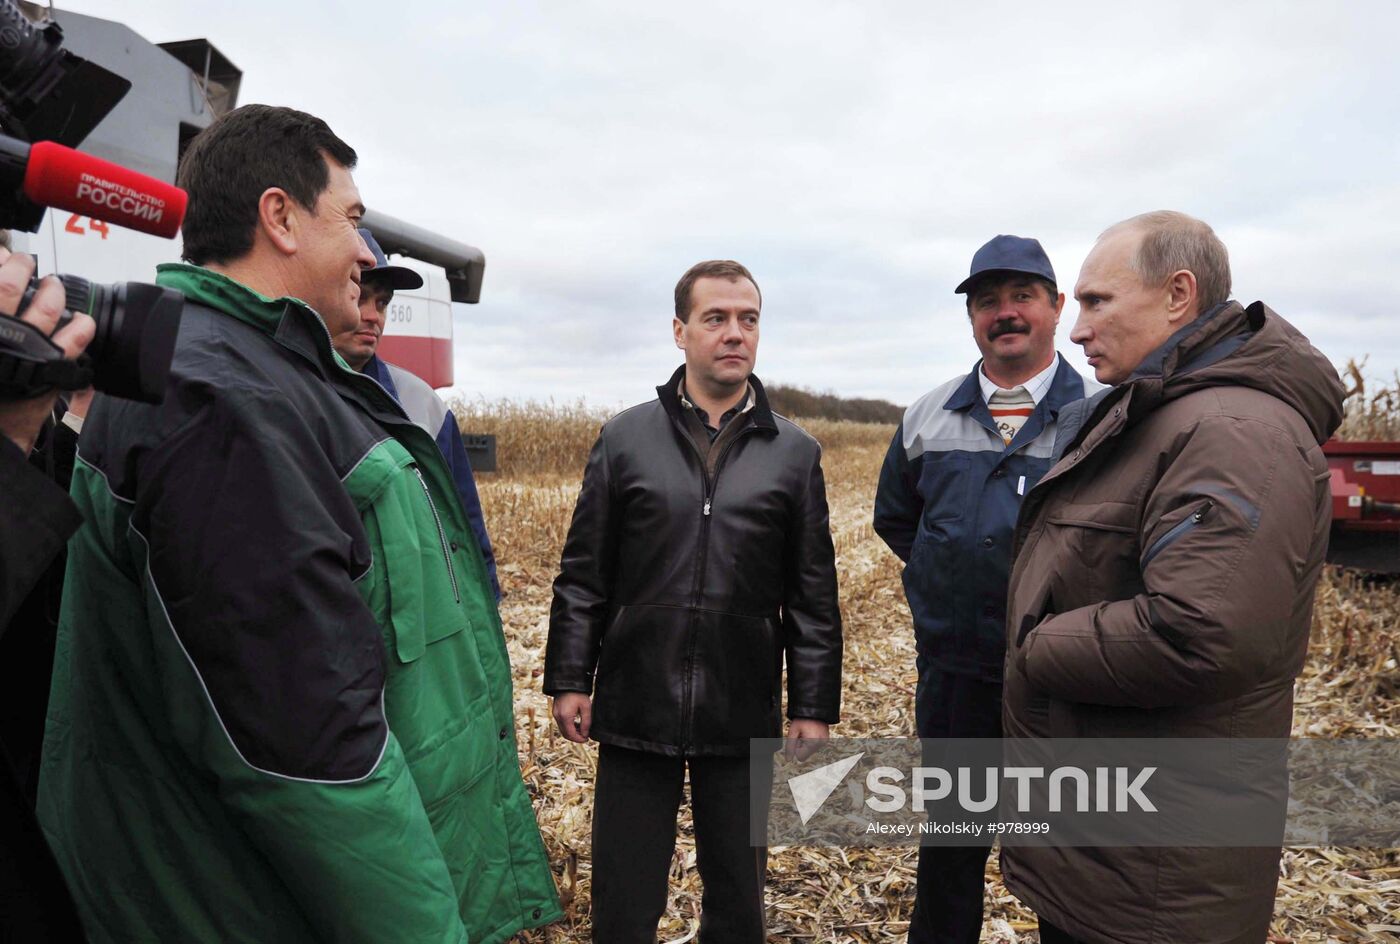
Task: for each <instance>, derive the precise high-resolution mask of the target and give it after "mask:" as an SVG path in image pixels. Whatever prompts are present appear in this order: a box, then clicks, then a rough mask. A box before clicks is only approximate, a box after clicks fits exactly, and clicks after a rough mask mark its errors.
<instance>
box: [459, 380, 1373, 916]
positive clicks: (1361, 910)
mask: <svg viewBox="0 0 1400 944" xmlns="http://www.w3.org/2000/svg"><path fill="white" fill-rule="evenodd" d="M1360 376H1361V374H1360V370H1359V369H1358V370H1356V371H1354V372H1353V380H1354V381H1359V380H1360ZM1353 386H1356V387H1360V389H1359V390H1357V391H1356V392H1355V393H1354V395H1353V396H1352V397H1350V398H1349V399H1348V419H1347V424H1346V427H1344V433H1346V434H1347V435H1348V438H1356V439H1360V438H1372V437H1376V438H1381V437H1383V436H1384V437H1396V436H1400V395H1397V391H1396V390H1395V389H1390V390H1386V389H1382V390H1379V391H1376V392H1374V393H1372V394H1371V395H1370V396H1369V397H1368V396H1366V394H1365V390H1364V384H1361V383H1354V384H1353ZM453 409H454V411H455V412H456V414H457V417H458V420H459V423H460V425H461V428H462V430H463V431H464V432H470V433H493V434H495V435H496V436H497V437H498V440H497V450H498V459H499V462H500V470H501V471H499V472H496V473H482V474H480V475H479V476H478V485H479V487H480V490H481V497H482V503H483V505H484V508H485V514H486V520H487V523H488V525H489V527H490V530H491V536H492V539H493V541H494V542H495V547H496V556H497V558H498V560H499V569H500V578H501V585H502V588H503V590H504V591H505V599H504V601H503V603H502V607H501V615H502V619H503V621H504V624H505V630H506V640H507V644H508V647H509V650H510V656H511V664H512V666H513V671H514V675H515V701H516V718H517V725H518V735H519V745H520V751H521V754H520V762H521V767H522V769H523V770H524V775H525V782H526V784H527V786H528V787H529V789H530V792H531V795H532V796H533V798H534V802H535V811H536V814H537V816H538V818H539V822H540V827H541V830H542V831H543V834H544V839H545V844H546V846H547V848H548V851H549V856H550V861H551V863H552V864H553V868H554V872H555V877H556V881H557V883H558V886H559V890H560V895H561V898H562V899H563V902H564V907H565V912H566V917H565V920H564V921H563V922H562V923H560V924H557V925H554V926H552V927H549V928H544V929H540V930H538V931H534V932H528V933H525V934H522V935H520V937H519V938H518V939H517V940H519V941H521V942H551V944H563V942H583V941H588V940H589V881H590V864H589V846H590V836H589V831H590V811H591V808H592V800H593V796H592V794H593V777H594V772H595V770H596V763H597V753H596V746H595V745H593V744H588V745H577V744H571V743H569V742H568V741H565V740H564V739H563V738H562V737H560V736H559V734H558V732H557V731H556V730H555V727H554V724H553V722H552V720H551V718H550V712H549V699H548V698H546V697H545V696H544V695H543V693H542V692H541V677H540V676H541V674H542V670H541V666H542V665H543V660H544V647H545V638H546V634H547V631H548V622H549V603H550V585H551V582H552V581H553V579H554V576H555V574H556V573H557V570H558V566H559V554H560V550H561V548H562V546H563V541H564V537H565V535H566V533H567V531H568V527H569V520H570V515H571V513H572V510H573V503H574V498H575V496H576V495H577V492H578V485H579V478H580V476H581V474H582V470H583V466H584V463H585V461H586V459H587V455H588V449H589V447H590V446H591V445H592V443H593V440H594V438H595V437H596V435H597V432H598V428H599V426H601V424H602V423H603V421H604V420H606V418H607V416H608V412H607V411H600V410H598V409H595V408H590V407H587V406H585V405H584V404H582V403H573V404H556V403H552V402H550V403H516V402H509V401H497V402H487V401H480V400H478V401H466V402H460V401H459V402H456V403H454V404H453ZM800 422H801V425H802V426H803V427H805V428H806V429H807V430H808V431H809V432H811V433H812V435H813V436H815V437H816V438H817V439H818V440H819V441H820V442H821V443H822V446H823V468H824V469H825V472H826V482H827V490H828V498H829V501H830V505H831V519H832V533H833V537H834V540H835V546H836V559H837V561H836V562H837V572H838V578H839V581H840V586H841V609H842V616H843V618H844V620H845V630H846V653H845V672H844V683H843V684H844V691H843V693H842V716H843V717H844V718H845V720H844V721H843V722H842V723H841V724H840V725H839V726H838V727H837V728H836V729H835V731H836V733H837V734H839V735H840V736H844V737H907V736H912V735H913V733H914V713H913V701H914V685H915V682H916V678H917V673H916V672H915V668H914V643H913V634H912V629H911V625H912V624H911V620H910V617H909V611H908V608H907V606H906V605H905V601H904V593H903V589H902V587H901V585H900V568H899V562H898V561H897V560H896V558H895V557H894V555H893V554H891V553H890V552H889V551H888V550H887V549H886V548H885V546H884V544H883V543H882V542H881V541H880V539H879V538H878V537H877V536H876V535H875V533H874V531H873V529H872V528H871V525H870V520H871V514H872V511H873V503H874V493H875V483H876V480H877V477H878V475H879V469H880V463H881V460H882V459H883V457H884V452H885V448H886V447H887V446H888V444H889V438H890V436H891V434H892V432H893V429H892V428H891V427H888V426H884V425H879V424H873V423H851V422H839V421H832V420H821V419H817V420H802V421H800ZM1397 586H1400V585H1397V584H1393V583H1391V584H1387V583H1382V582H1377V581H1373V580H1369V579H1366V578H1364V577H1362V576H1359V575H1357V574H1354V573H1350V572H1346V571H1341V570H1337V569H1334V568H1328V570H1327V573H1326V575H1325V576H1324V578H1323V581H1322V583H1321V585H1320V586H1319V589H1318V599H1317V610H1316V616H1315V620H1314V624H1313V633H1312V645H1311V650H1310V654H1309V659H1308V663H1307V666H1306V668H1305V670H1304V673H1303V675H1302V677H1301V678H1300V679H1299V682H1298V688H1297V707H1296V710H1295V717H1294V734H1295V735H1296V736H1300V737H1301V736H1306V737H1349V738H1377V737H1400V670H1397V667H1396V666H1397V661H1400V591H1398V590H1397ZM916 860H917V850H916V849H915V848H913V847H910V848H907V849H873V850H872V849H841V848H797V847H788V848H784V847H778V848H774V849H772V850H771V854H770V858H769V877H768V927H769V940H770V941H809V942H815V944H867V942H869V944H874V942H893V941H901V942H902V941H903V940H904V938H905V935H906V933H907V931H908V926H909V915H910V910H911V908H912V904H913V894H914V880H915V864H916ZM986 887H987V896H988V910H987V914H988V918H987V922H986V925H985V931H984V934H983V938H982V939H983V941H984V942H997V944H1013V942H1024V944H1031V942H1034V941H1036V940H1038V935H1037V933H1036V930H1035V927H1036V925H1035V917H1034V915H1032V914H1031V913H1030V912H1029V911H1028V910H1027V909H1025V908H1024V907H1022V906H1021V904H1020V903H1019V902H1018V901H1017V900H1016V898H1015V896H1014V895H1012V894H1011V893H1010V892H1009V891H1007V889H1006V888H1005V886H1004V885H1003V884H1002V882H1001V876H1000V874H999V872H998V869H997V865H996V859H995V857H993V858H992V859H991V861H990V862H989V863H988V866H987V872H986ZM671 889H672V892H671V898H670V901H669V903H668V907H667V910H666V915H665V917H664V918H663V920H662V922H661V927H660V931H659V935H658V940H659V941H663V942H673V944H681V942H685V941H691V940H694V939H695V938H696V935H697V932H698V929H699V912H700V880H699V873H698V872H697V870H696V866H695V843H694V834H693V832H692V829H691V824H690V819H689V814H688V812H686V811H685V810H683V811H682V816H681V822H680V827H679V838H678V841H677V844H676V854H675V858H674V859H673V861H672V864H671ZM1269 940H1270V941H1271V942H1274V944H1282V942H1298V944H1304V942H1309V944H1310V942H1326V941H1400V851H1397V850H1381V851H1377V850H1356V849H1343V848H1334V847H1316V848H1297V849H1286V850H1285V851H1284V855H1283V861H1282V863H1281V864H1280V881H1279V894H1278V900H1277V903H1276V906H1275V912H1274V922H1273V927H1272V931H1271V934H1270V937H1269Z"/></svg>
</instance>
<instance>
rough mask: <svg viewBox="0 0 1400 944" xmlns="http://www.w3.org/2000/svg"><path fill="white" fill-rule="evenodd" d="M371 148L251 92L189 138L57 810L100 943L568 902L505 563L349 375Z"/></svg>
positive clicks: (54, 772) (106, 491)
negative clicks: (173, 311)
mask: <svg viewBox="0 0 1400 944" xmlns="http://www.w3.org/2000/svg"><path fill="white" fill-rule="evenodd" d="M354 164H355V152H354V151H353V150H351V149H350V148H349V147H348V146H347V145H346V144H345V143H344V142H342V141H341V140H340V139H339V138H337V137H336V136H335V135H334V134H333V133H332V132H331V130H330V128H328V127H327V126H326V125H325V123H324V122H322V121H321V120H320V119H318V118H314V117H312V116H310V115H306V114H304V113H301V112H297V111H293V110H291V109H286V108H273V107H269V106H262V105H251V106H246V107H244V108H240V109H237V110H236V111H233V112H231V113H229V114H228V115H225V116H224V117H222V118H220V119H219V120H218V121H216V122H215V123H214V124H213V125H211V126H210V128H208V129H207V130H206V131H204V132H203V133H202V134H201V135H200V136H199V137H198V138H197V139H196V140H195V141H194V142H193V143H192V144H191V146H190V149H189V151H188V152H187V154H186V156H185V158H184V161H183V163H182V165H181V171H180V183H181V185H182V186H183V187H185V188H186V190H188V192H189V195H190V207H189V213H188V216H187V217H186V220H185V224H184V230H183V234H184V240H185V245H184V257H185V259H186V260H187V261H188V262H189V263H191V264H190V265H165V266H161V267H160V270H159V273H160V274H159V277H158V281H159V282H160V283H161V284H163V285H165V286H168V287H171V288H176V289H179V290H181V291H183V292H184V293H185V295H186V297H187V299H188V304H187V307H186V310H185V314H184V318H183V322H182V324H181V327H180V337H179V341H178V344H177V347H176V352H175V358H174V363H173V365H172V368H171V376H170V383H169V388H168V391H167V393H166V396H165V401H164V403H162V404H161V405H159V406H149V405H145V404H137V403H132V402H128V401H123V400H116V399H112V398H107V397H98V399H97V402H96V403H95V404H94V406H93V408H92V412H91V413H90V415H89V418H88V420H87V423H86V425H85V428H84V436H83V443H82V447H81V452H80V455H79V458H78V463H77V469H76V470H75V473H74V478H73V497H74V499H75V501H76V502H77V503H78V505H79V507H80V508H81V509H82V512H83V516H84V518H85V519H86V524H85V525H84V527H83V529H82V530H81V531H80V532H79V533H78V535H77V536H76V537H75V538H74V540H73V542H72V545H71V551H70V556H69V565H68V566H69V570H68V577H67V581H68V583H67V597H66V599H65V600H64V605H63V613H62V617H61V621H60V628H59V641H58V649H57V654H56V657H55V667H54V684H53V695H52V702H51V706H50V711H49V719H48V726H47V731H46V740H45V745H44V760H43V770H42V781H41V784H40V794H41V801H40V811H39V812H40V818H41V820H42V822H43V824H44V827H45V830H46V832H47V834H48V837H49V840H50V843H51V844H52V845H53V847H54V851H55V854H56V856H57V858H58V860H59V863H60V865H61V867H62V869H63V871H64V873H65V876H66V878H67V879H68V882H69V884H70V886H71V887H72V890H73V894H74V897H75V898H76V899H77V902H78V906H79V910H80V911H81V913H82V916H83V919H84V923H85V925H86V928H87V932H88V934H89V937H90V938H91V940H94V941H135V940H139V941H247V942H274V941H365V942H369V941H374V942H383V941H394V942H410V941H412V942H418V941H422V942H429V941H431V942H456V944H461V942H467V941H470V942H471V944H478V942H492V941H503V940H505V939H507V938H510V937H511V936H513V935H514V934H515V933H516V932H517V931H519V930H520V929H522V928H525V927H533V926H537V925H540V924H543V923H546V922H549V921H551V920H554V919H556V918H558V917H559V915H560V912H559V906H558V899H557V897H556V894H555V890H554V885H553V881H552V877H551V875H550V872H549V868H548V863H547V860H546V857H545V852H544V847H543V844H542V843H541V841H540V836H539V832H538V828H537V826H536V824H535V820H534V813H533V810H532V808H531V805H530V799H529V796H528V795H527V793H526V792H525V789H524V785H523V784H522V782H521V778H520V770H519V766H518V758H517V755H516V748H515V737H514V729H515V725H514V719H513V712H512V703H511V683H510V669H509V665H508V663H507V657H506V648H505V641H504V637H503V635H502V632H501V624H500V618H499V616H498V614H497V612H496V607H495V603H494V599H493V595H492V592H491V587H490V584H489V582H488V580H487V577H486V572H485V569H484V567H483V565H482V559H481V552H480V550H479V548H478V546H477V543H476V541H475V540H473V538H472V531H471V527H470V524H469V523H468V521H467V518H466V515H465V513H464V512H463V509H462V506H461V502H460V501H459V499H458V498H457V496H456V492H455V489H454V487H453V483H452V478H451V476H450V473H449V472H448V470H447V468H446V465H445V464H444V462H443V459H442V454H441V453H440V452H439V451H438V448H437V445H436V444H435V443H434V441H433V438H432V437H431V436H430V435H428V434H427V433H426V432H424V431H423V430H422V429H420V428H419V427H417V426H415V425H414V424H413V423H411V422H410V421H409V420H408V419H407V418H406V417H405V416H404V414H403V411H402V410H401V409H400V408H399V406H398V404H396V403H395V402H394V401H393V399H392V398H391V397H390V396H389V395H388V394H386V393H385V392H384V390H383V389H382V388H380V387H379V385H378V384H376V383H374V382H373V381H372V380H370V379H369V378H366V377H364V376H362V375H360V374H357V373H355V372H354V371H352V370H350V369H348V367H347V366H346V365H345V363H344V361H342V360H341V359H340V358H339V357H338V356H337V355H336V354H335V353H334V351H333V350H332V347H331V334H333V333H336V332H338V331H341V330H343V329H344V328H345V327H346V326H348V325H351V324H353V322H354V320H355V319H357V318H358V317H359V315H358V311H357V302H358V298H359V291H360V285H359V281H360V273H361V270H362V268H364V267H367V266H370V265H372V264H373V257H372V256H371V255H370V253H369V251H368V249H367V247H366V246H365V243H364V241H363V240H362V239H361V238H360V236H359V234H358V233H357V232H356V225H357V224H358V222H359V218H360V216H361V214H362V213H363V212H364V208H363V206H362V205H361V203H360V198H359V193H358V191H357V190H356V189H355V185H354V181H353V180H352V178H351V176H350V171H351V169H352V168H353V167H354Z"/></svg>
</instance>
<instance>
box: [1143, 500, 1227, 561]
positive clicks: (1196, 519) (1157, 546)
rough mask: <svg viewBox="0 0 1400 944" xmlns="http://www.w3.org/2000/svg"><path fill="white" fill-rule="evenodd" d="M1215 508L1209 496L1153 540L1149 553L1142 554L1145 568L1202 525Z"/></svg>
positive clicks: (1148, 549)
mask: <svg viewBox="0 0 1400 944" xmlns="http://www.w3.org/2000/svg"><path fill="white" fill-rule="evenodd" d="M1214 509H1215V501H1214V500H1213V499H1209V498H1208V499H1206V500H1205V501H1203V502H1201V503H1200V504H1198V505H1196V506H1195V507H1194V508H1193V509H1192V510H1191V512H1190V513H1189V514H1187V516H1186V517H1185V518H1183V519H1182V520H1180V521H1178V522H1177V523H1176V524H1174V525H1172V526H1171V527H1170V528H1168V529H1167V531H1166V533H1164V534H1163V535H1162V536H1161V537H1159V538H1157V540H1155V541H1153V542H1152V544H1151V545H1150V546H1149V547H1148V548H1147V553H1145V554H1143V555H1142V567H1143V569H1144V570H1146V569H1147V565H1148V564H1150V563H1152V559H1153V558H1154V557H1156V556H1157V555H1158V554H1160V553H1162V552H1163V551H1165V550H1166V549H1167V548H1168V547H1170V546H1171V545H1172V544H1174V543H1176V542H1177V541H1178V540H1180V539H1181V538H1184V537H1186V535H1188V534H1190V533H1191V532H1192V531H1194V530H1196V528H1198V527H1199V526H1200V525H1201V523H1202V522H1203V521H1205V520H1206V518H1208V517H1209V516H1210V514H1211V512H1212V511H1214Z"/></svg>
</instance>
